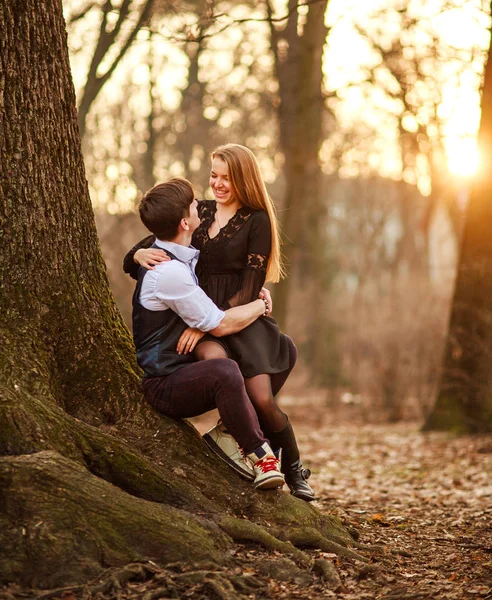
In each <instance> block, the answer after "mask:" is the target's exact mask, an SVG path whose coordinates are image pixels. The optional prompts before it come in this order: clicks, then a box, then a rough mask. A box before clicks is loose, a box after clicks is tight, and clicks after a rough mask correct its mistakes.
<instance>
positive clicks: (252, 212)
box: [124, 144, 315, 502]
mask: <svg viewBox="0 0 492 600" xmlns="http://www.w3.org/2000/svg"><path fill="white" fill-rule="evenodd" d="M210 187H211V188H212V191H213V194H214V197H215V200H203V201H201V202H199V209H198V214H199V216H200V226H199V227H198V228H197V230H196V231H195V233H194V234H193V241H192V243H193V246H194V247H195V248H197V249H198V250H200V258H199V260H198V264H197V267H196V274H197V276H198V280H199V283H200V286H201V287H202V288H203V290H204V291H205V292H206V293H207V294H208V296H209V297H210V298H211V299H212V300H213V301H214V302H215V303H216V304H217V306H219V307H220V308H222V309H227V308H230V307H232V306H238V305H241V304H246V303H248V302H250V301H251V300H253V299H255V298H257V297H258V294H259V292H260V291H261V288H262V286H263V284H264V282H265V280H266V281H271V282H277V281H279V279H280V278H281V277H282V276H283V271H282V265H281V258H280V241H279V234H278V225H277V219H276V215H275V210H274V205H273V202H272V201H271V199H270V197H269V195H268V193H267V191H266V187H265V184H264V182H263V179H262V177H261V174H260V170H259V167H258V163H257V161H256V158H255V156H254V154H253V153H252V152H251V151H250V150H249V149H248V148H246V147H244V146H240V145H238V144H226V145H224V146H219V147H218V148H217V149H216V150H215V151H214V152H213V153H212V168H211V171H210ZM153 241H154V238H153V237H152V236H150V237H148V238H146V239H145V240H142V242H140V243H139V244H137V246H135V247H134V248H133V249H132V250H131V251H130V252H129V253H128V254H127V255H126V257H125V261H124V269H125V271H126V272H127V273H130V274H131V275H132V276H134V277H135V276H136V270H138V267H137V265H136V264H135V262H138V263H139V264H141V265H143V266H144V267H146V268H152V267H153V266H154V265H155V264H157V263H158V262H160V261H162V260H166V259H167V257H166V256H165V255H164V253H163V252H161V251H159V250H156V249H155V248H153V249H150V248H149V246H150V245H152V243H153ZM178 351H180V352H189V351H194V353H195V356H196V358H197V359H198V360H206V359H210V358H221V357H227V356H230V357H231V358H233V359H234V360H235V361H236V362H237V363H238V365H239V367H240V369H241V372H242V374H243V376H244V381H245V386H246V390H247V392H248V395H249V397H250V399H251V402H252V403H253V405H254V407H255V409H256V412H257V414H258V418H259V421H260V425H261V427H262V429H263V431H264V433H265V435H266V436H267V437H268V439H269V440H270V443H271V446H272V448H273V449H274V450H280V449H282V472H283V473H284V475H285V480H286V483H287V485H288V486H289V488H290V490H291V493H292V494H293V495H294V496H296V497H298V498H301V499H303V500H306V501H308V502H309V501H311V500H314V498H315V497H314V492H313V490H312V489H311V488H310V486H309V485H308V483H307V481H306V479H307V478H308V477H309V475H310V472H309V470H307V469H303V468H302V463H301V460H300V456H299V450H298V448H297V443H296V439H295V435H294V431H293V429H292V425H291V424H290V422H289V419H288V417H287V415H286V414H285V413H284V412H283V411H282V410H280V408H279V407H278V405H277V403H276V402H275V399H274V396H275V395H276V394H277V393H278V391H279V390H280V388H281V387H282V386H283V384H284V383H285V381H286V380H287V377H288V375H289V373H290V371H291V370H292V368H293V367H294V364H295V361H296V358H297V350H296V348H295V346H294V344H293V343H292V340H290V338H288V337H287V336H286V335H284V334H283V333H281V332H280V330H279V328H278V325H277V323H276V321H275V320H274V319H273V318H271V317H269V316H263V317H261V318H260V319H258V320H257V321H255V322H254V323H253V324H252V325H250V326H249V327H247V328H246V329H244V330H243V331H241V332H239V333H235V334H233V335H230V336H227V337H225V338H221V340H220V341H219V340H213V339H211V337H210V336H205V337H203V334H202V333H201V332H200V331H198V330H196V329H191V328H190V329H188V330H187V331H186V332H185V333H184V334H183V336H182V338H181V340H180V343H179V344H178Z"/></svg>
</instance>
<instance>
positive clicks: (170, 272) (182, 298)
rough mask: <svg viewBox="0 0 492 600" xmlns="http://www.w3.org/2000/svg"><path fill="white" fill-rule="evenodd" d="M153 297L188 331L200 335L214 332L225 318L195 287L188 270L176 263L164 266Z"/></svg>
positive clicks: (198, 288) (202, 292)
mask: <svg viewBox="0 0 492 600" xmlns="http://www.w3.org/2000/svg"><path fill="white" fill-rule="evenodd" d="M155 295H156V297H157V298H159V300H161V301H162V302H164V303H165V304H166V306H167V307H168V308H170V309H171V310H172V311H174V312H175V313H176V314H178V315H179V316H180V317H181V318H182V319H183V321H184V322H185V323H186V324H187V325H188V326H189V327H196V328H197V329H200V330H201V331H211V330H212V329H215V328H216V327H218V326H219V325H220V322H221V321H222V319H223V318H224V315H225V313H224V312H223V311H222V310H220V309H219V308H217V306H216V305H215V304H214V303H213V302H212V300H211V299H210V298H209V297H208V296H207V294H206V293H205V292H204V291H203V290H202V289H201V288H200V287H199V286H198V285H197V284H196V283H195V281H194V279H193V276H192V274H191V272H190V270H189V269H188V267H186V266H185V265H183V264H180V263H178V262H177V261H172V262H171V263H168V267H167V269H166V271H165V272H164V273H162V274H159V277H158V279H157V281H156V287H155Z"/></svg>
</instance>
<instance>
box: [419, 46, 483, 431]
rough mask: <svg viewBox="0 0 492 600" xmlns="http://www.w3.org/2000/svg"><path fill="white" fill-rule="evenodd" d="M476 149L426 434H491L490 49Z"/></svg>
mask: <svg viewBox="0 0 492 600" xmlns="http://www.w3.org/2000/svg"><path fill="white" fill-rule="evenodd" d="M479 144H480V152H481V162H482V168H481V171H480V174H479V175H477V179H476V181H475V183H474V186H473V188H472V192H471V197H470V202H469V205H468V212H467V216H466V221H465V225H464V230H463V239H462V248H461V256H460V260H459V266H458V275H457V281H456V288H455V293H454V298H453V304H452V308H451V320H450V325H449V334H448V342H447V348H446V354H445V358H444V366H443V375H442V381H441V385H440V389H439V392H438V396H437V401H436V404H435V407H434V409H433V411H432V413H431V414H430V415H429V417H428V419H427V422H426V424H425V426H424V429H426V430H432V429H442V430H449V431H457V432H463V433H475V432H491V431H492V235H491V231H490V227H491V223H492V178H491V177H490V173H489V166H490V164H491V161H492V46H491V49H489V56H488V61H487V66H486V69H485V79H484V86H483V94H482V118H481V123H480V132H479Z"/></svg>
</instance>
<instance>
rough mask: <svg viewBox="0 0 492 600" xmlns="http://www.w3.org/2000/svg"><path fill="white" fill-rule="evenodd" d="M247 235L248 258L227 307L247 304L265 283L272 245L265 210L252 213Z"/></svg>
mask: <svg viewBox="0 0 492 600" xmlns="http://www.w3.org/2000/svg"><path fill="white" fill-rule="evenodd" d="M252 219H253V220H252V223H251V229H250V232H249V236H248V248H247V252H248V258H247V264H246V267H245V269H244V271H243V274H242V278H241V284H240V287H239V290H238V291H237V292H236V293H235V294H234V295H233V296H232V297H231V298H229V300H228V303H229V307H233V306H240V305H242V304H248V302H252V301H253V300H256V298H258V294H259V293H260V290H261V288H262V287H263V284H264V283H265V278H266V271H267V265H268V259H269V258H270V252H271V247H272V230H271V226H270V219H269V218H268V214H267V213H266V212H265V211H258V212H256V213H254V214H253V215H252Z"/></svg>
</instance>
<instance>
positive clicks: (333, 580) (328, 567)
mask: <svg viewBox="0 0 492 600" xmlns="http://www.w3.org/2000/svg"><path fill="white" fill-rule="evenodd" d="M313 573H315V574H316V575H319V576H320V577H321V578H322V579H323V581H325V582H326V584H327V585H328V586H329V587H330V588H331V589H332V590H333V591H334V592H343V591H344V586H343V584H342V580H341V579H340V575H339V574H338V571H337V570H336V567H335V565H334V564H333V563H332V562H331V561H329V560H326V559H325V558H317V559H316V560H315V561H314V564H313Z"/></svg>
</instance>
